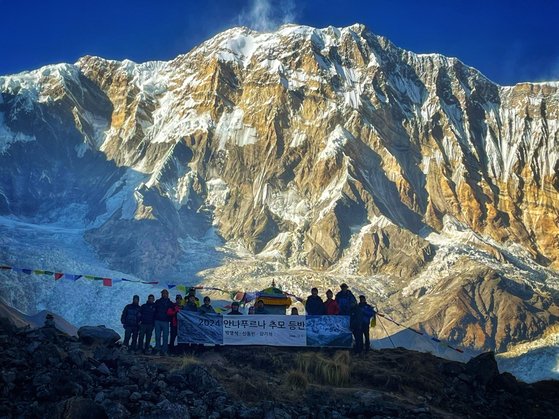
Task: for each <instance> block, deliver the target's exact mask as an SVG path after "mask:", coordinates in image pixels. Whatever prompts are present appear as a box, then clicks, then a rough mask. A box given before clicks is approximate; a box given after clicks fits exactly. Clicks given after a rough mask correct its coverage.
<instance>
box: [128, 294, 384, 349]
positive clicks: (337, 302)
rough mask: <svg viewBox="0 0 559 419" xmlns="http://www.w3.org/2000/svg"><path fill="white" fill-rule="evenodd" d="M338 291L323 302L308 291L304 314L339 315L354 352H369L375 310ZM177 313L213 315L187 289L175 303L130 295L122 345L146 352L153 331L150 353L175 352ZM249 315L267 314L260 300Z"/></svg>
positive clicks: (208, 302)
mask: <svg viewBox="0 0 559 419" xmlns="http://www.w3.org/2000/svg"><path fill="white" fill-rule="evenodd" d="M340 288H341V290H340V291H339V292H338V293H337V294H336V297H335V298H333V295H334V294H333V292H332V290H328V291H326V300H325V301H323V300H322V298H321V297H320V296H319V295H318V289H317V288H313V289H311V295H310V296H309V297H308V298H307V301H306V303H305V310H306V312H307V314H308V315H343V316H349V317H350V329H351V331H352V333H353V336H354V338H355V346H354V351H355V353H361V352H362V351H363V349H364V350H365V351H368V350H369V349H370V346H371V345H370V337H369V328H370V324H371V320H373V321H374V319H375V314H376V311H375V309H374V308H373V307H372V306H371V305H370V304H368V303H367V300H366V298H365V296H364V295H360V296H359V303H358V302H357V299H356V298H355V296H354V295H353V293H352V292H351V291H350V290H349V289H348V286H347V284H342V285H341V286H340ZM181 310H186V311H191V312H200V313H215V312H216V311H215V310H214V308H213V307H212V305H211V300H210V297H207V296H206V297H204V299H203V304H200V300H199V299H198V297H196V290H195V289H193V288H191V289H190V290H189V292H188V295H187V296H186V297H184V298H183V296H182V295H181V294H177V295H176V297H175V301H174V302H173V301H171V299H170V298H169V291H167V290H166V289H164V290H162V291H161V298H159V299H158V300H155V296H154V295H153V294H150V295H149V296H148V298H147V301H146V302H145V303H144V304H142V305H140V297H139V296H137V295H134V297H133V298H132V303H131V304H127V305H126V307H124V310H123V311H122V315H121V318H120V321H121V323H122V325H123V327H124V346H126V347H128V348H129V349H130V350H132V351H141V352H143V353H148V351H149V350H150V342H151V338H152V334H153V333H154V332H155V336H154V338H155V348H153V351H152V353H153V354H157V353H158V354H161V355H167V354H169V353H175V352H176V351H177V345H176V344H175V340H176V339H177V335H178V319H177V314H178V313H179V311H181ZM227 314H228V315H241V314H242V313H241V312H240V310H239V303H238V302H233V303H232V304H231V311H230V312H228V313H227ZM249 314H268V313H267V312H266V309H265V307H264V303H263V301H262V300H257V301H256V305H255V306H254V307H251V308H250V310H249ZM291 314H292V315H298V314H299V313H298V310H297V308H296V307H294V308H292V310H291Z"/></svg>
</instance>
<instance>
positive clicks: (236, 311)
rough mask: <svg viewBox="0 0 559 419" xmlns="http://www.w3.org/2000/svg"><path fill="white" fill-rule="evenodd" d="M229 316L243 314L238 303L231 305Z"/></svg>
mask: <svg viewBox="0 0 559 419" xmlns="http://www.w3.org/2000/svg"><path fill="white" fill-rule="evenodd" d="M227 314H232V315H239V314H243V313H241V312H240V311H239V303H238V302H236V301H233V304H231V311H230V312H229V313H227Z"/></svg>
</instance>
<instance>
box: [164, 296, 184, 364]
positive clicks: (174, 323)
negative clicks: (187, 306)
mask: <svg viewBox="0 0 559 419" xmlns="http://www.w3.org/2000/svg"><path fill="white" fill-rule="evenodd" d="M181 306H182V296H181V295H180V294H177V297H176V300H175V304H173V305H172V306H171V307H169V309H168V310H167V316H169V318H170V319H171V339H170V340H169V352H170V353H176V352H177V349H176V346H175V339H176V338H177V334H178V325H179V323H178V320H177V313H178V312H179V311H181Z"/></svg>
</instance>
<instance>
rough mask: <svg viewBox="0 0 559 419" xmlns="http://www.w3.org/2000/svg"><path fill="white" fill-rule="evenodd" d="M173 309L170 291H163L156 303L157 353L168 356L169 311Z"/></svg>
mask: <svg viewBox="0 0 559 419" xmlns="http://www.w3.org/2000/svg"><path fill="white" fill-rule="evenodd" d="M171 307H173V302H172V301H171V300H170V299H169V291H167V290H163V291H161V298H160V299H158V300H157V301H156V302H155V315H154V320H155V321H154V323H155V351H154V353H156V352H159V353H160V354H161V355H167V352H168V349H169V343H168V342H169V320H170V318H169V315H168V314H167V310H169V309H170V308H171Z"/></svg>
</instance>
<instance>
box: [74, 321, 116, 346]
mask: <svg viewBox="0 0 559 419" xmlns="http://www.w3.org/2000/svg"><path fill="white" fill-rule="evenodd" d="M78 337H79V338H80V341H82V342H83V343H85V344H86V345H94V344H97V345H104V346H110V345H113V344H115V343H116V342H118V341H119V340H120V335H119V334H118V333H117V332H115V331H114V330H113V329H108V328H106V327H105V326H82V327H80V328H79V329H78Z"/></svg>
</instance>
